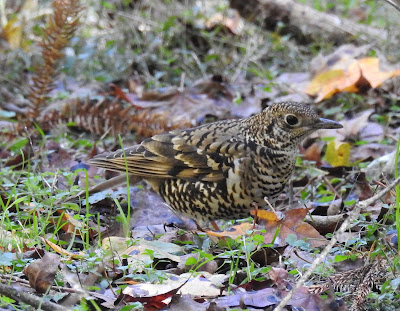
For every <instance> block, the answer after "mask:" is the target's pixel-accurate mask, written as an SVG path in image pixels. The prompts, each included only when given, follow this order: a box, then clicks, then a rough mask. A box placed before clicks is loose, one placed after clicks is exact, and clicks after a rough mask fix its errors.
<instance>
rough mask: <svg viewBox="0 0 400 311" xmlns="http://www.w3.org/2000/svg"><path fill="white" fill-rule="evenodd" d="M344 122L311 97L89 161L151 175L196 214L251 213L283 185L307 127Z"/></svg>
mask: <svg viewBox="0 0 400 311" xmlns="http://www.w3.org/2000/svg"><path fill="white" fill-rule="evenodd" d="M340 127H342V126H341V125H340V124H339V123H337V122H335V121H332V120H327V119H322V118H320V117H319V116H318V115H317V114H316V113H315V112H314V110H313V109H312V108H311V107H309V106H307V105H304V104H300V103H295V102H286V103H279V104H274V105H272V106H270V107H268V108H266V109H265V110H264V111H262V112H261V113H259V114H257V115H254V116H252V117H250V118H247V119H242V120H227V121H218V122H214V123H210V124H205V125H202V126H199V127H195V128H191V129H186V130H175V131H172V132H169V133H166V134H161V135H155V136H153V137H151V138H149V139H146V140H144V141H143V142H142V143H141V144H140V145H136V146H133V147H130V148H127V149H125V150H124V151H122V150H119V151H116V152H114V153H109V154H101V155H98V156H96V157H94V158H93V159H92V160H90V161H89V163H90V164H93V165H96V166H98V167H103V168H106V169H109V170H114V171H120V172H126V168H127V171H128V173H129V174H130V175H131V176H135V177H136V178H137V177H141V178H142V179H145V180H146V181H147V182H148V183H149V184H150V185H151V186H152V187H153V189H154V190H155V191H156V192H158V193H159V194H160V195H161V197H162V198H163V199H164V200H165V201H166V202H167V203H168V204H169V206H170V207H171V208H172V209H173V210H175V211H177V212H180V213H183V214H185V215H187V216H188V217H190V218H194V219H197V220H215V219H232V218H241V217H247V216H248V215H249V210H250V209H251V203H252V202H256V203H257V204H258V205H259V206H260V207H264V206H265V201H264V197H267V198H268V199H269V201H270V202H273V201H274V200H275V199H276V198H277V196H278V195H279V194H280V193H281V192H282V190H283V188H284V186H285V185H286V183H287V181H288V179H289V177H290V175H291V173H292V171H293V168H294V164H295V160H296V155H297V148H298V145H299V143H300V142H301V140H302V139H303V138H304V137H305V136H307V135H308V134H310V133H312V132H314V131H316V130H318V129H323V128H340Z"/></svg>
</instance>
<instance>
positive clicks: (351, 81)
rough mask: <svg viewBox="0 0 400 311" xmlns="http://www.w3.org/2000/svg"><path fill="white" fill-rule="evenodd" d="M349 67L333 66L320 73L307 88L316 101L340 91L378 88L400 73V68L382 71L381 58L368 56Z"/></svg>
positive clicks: (355, 61)
mask: <svg viewBox="0 0 400 311" xmlns="http://www.w3.org/2000/svg"><path fill="white" fill-rule="evenodd" d="M346 64H348V67H347V68H341V69H337V67H334V68H331V69H329V70H326V71H325V72H322V73H320V74H318V75H317V76H316V77H314V79H313V80H312V81H311V83H310V84H309V85H308V87H307V88H306V90H305V92H306V93H307V94H308V95H310V96H316V97H317V98H316V99H315V101H316V102H320V101H322V100H324V99H328V98H330V97H332V95H334V94H336V93H339V92H349V93H356V92H358V90H359V88H360V87H372V88H376V87H378V86H380V85H381V84H382V83H383V82H384V81H386V80H387V79H389V78H392V77H395V76H398V75H400V70H392V71H386V72H384V71H381V70H380V68H379V59H378V58H374V57H366V58H361V59H357V60H356V59H355V60H353V61H352V62H350V63H348V62H346Z"/></svg>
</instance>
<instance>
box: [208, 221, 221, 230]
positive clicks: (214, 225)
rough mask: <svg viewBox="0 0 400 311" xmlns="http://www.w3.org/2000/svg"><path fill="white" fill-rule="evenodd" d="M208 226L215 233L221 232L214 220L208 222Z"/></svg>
mask: <svg viewBox="0 0 400 311" xmlns="http://www.w3.org/2000/svg"><path fill="white" fill-rule="evenodd" d="M210 225H211V227H213V229H214V230H215V231H222V230H221V229H220V228H219V227H218V225H217V223H216V222H215V221H214V220H211V221H210Z"/></svg>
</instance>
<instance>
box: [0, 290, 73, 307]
mask: <svg viewBox="0 0 400 311" xmlns="http://www.w3.org/2000/svg"><path fill="white" fill-rule="evenodd" d="M0 294H2V295H5V296H7V297H10V298H12V299H14V300H15V301H18V302H23V303H26V304H28V305H30V306H32V307H34V308H35V309H39V308H40V309H42V310H45V311H47V310H48V311H68V310H69V309H68V308H64V307H63V306H60V305H59V304H56V303H53V302H50V301H46V300H45V299H44V297H37V296H35V295H33V294H31V293H28V292H24V291H21V290H17V289H15V288H13V287H12V286H9V285H5V284H0Z"/></svg>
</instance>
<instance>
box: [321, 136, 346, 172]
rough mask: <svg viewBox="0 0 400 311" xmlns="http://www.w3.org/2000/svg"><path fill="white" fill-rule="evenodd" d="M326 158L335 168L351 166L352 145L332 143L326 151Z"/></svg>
mask: <svg viewBox="0 0 400 311" xmlns="http://www.w3.org/2000/svg"><path fill="white" fill-rule="evenodd" d="M325 158H326V161H328V163H329V164H330V165H332V166H333V167H337V166H350V162H349V158H350V144H349V143H336V142H335V141H330V142H329V143H328V148H327V149H326V154H325Z"/></svg>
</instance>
